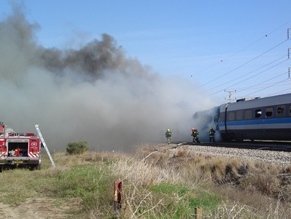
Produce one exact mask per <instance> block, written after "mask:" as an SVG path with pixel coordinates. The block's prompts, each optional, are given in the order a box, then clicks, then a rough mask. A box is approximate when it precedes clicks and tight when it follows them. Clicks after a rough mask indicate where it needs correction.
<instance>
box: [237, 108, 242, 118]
mask: <svg viewBox="0 0 291 219" xmlns="http://www.w3.org/2000/svg"><path fill="white" fill-rule="evenodd" d="M236 119H237V120H242V119H243V111H242V110H239V111H237V112H236Z"/></svg>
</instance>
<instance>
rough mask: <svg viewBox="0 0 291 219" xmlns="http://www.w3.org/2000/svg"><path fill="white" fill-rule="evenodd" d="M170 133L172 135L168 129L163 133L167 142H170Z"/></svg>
mask: <svg viewBox="0 0 291 219" xmlns="http://www.w3.org/2000/svg"><path fill="white" fill-rule="evenodd" d="M172 135H173V133H172V131H171V130H170V129H167V131H166V133H165V136H166V138H167V141H168V144H170V143H171V140H172Z"/></svg>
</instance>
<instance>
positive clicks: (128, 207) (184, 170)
mask: <svg viewBox="0 0 291 219" xmlns="http://www.w3.org/2000/svg"><path fill="white" fill-rule="evenodd" d="M138 148H139V149H138V150H137V151H135V152H134V153H132V154H125V153H109V152H100V153H98V152H86V153H84V154H82V155H67V154H65V153H61V152H59V153H55V154H53V159H54V161H55V163H56V167H55V168H53V167H51V164H50V161H49V159H48V157H47V156H46V155H45V154H44V155H43V164H42V168H41V170H35V171H30V170H26V169H14V170H4V171H3V172H2V173H1V174H0V179H1V187H0V192H1V196H0V218H32V219H33V218H38V219H39V218H92V219H93V218H102V219H103V218H124V219H125V218H126V219H127V218H163V219H173V218H174V219H175V218H176V219H178V218H179V219H180V218H194V212H195V209H200V210H201V211H202V215H203V218H256V219H258V218H273V219H276V218H278V219H279V218H280V219H284V218H286V219H287V218H290V215H291V177H290V176H291V166H289V167H284V168H282V167H278V166H276V165H275V164H266V163H261V162H254V161H248V160H240V159H238V158H231V159H230V158H228V159H224V158H217V157H213V156H209V155H201V154H197V153H194V152H190V151H188V150H187V149H186V148H183V147H181V148H177V149H176V150H174V151H173V150H169V147H168V145H164V144H161V145H142V146H139V147H138ZM116 180H120V181H121V182H122V191H121V208H120V209H119V210H117V211H115V210H114V208H113V200H114V182H115V181H116Z"/></svg>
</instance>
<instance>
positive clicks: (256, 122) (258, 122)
mask: <svg viewBox="0 0 291 219" xmlns="http://www.w3.org/2000/svg"><path fill="white" fill-rule="evenodd" d="M288 123H290V127H291V117H288V118H286V117H285V118H273V119H254V120H235V121H227V122H226V125H227V127H229V126H245V125H273V124H288ZM224 125H225V123H224V122H220V123H219V127H224Z"/></svg>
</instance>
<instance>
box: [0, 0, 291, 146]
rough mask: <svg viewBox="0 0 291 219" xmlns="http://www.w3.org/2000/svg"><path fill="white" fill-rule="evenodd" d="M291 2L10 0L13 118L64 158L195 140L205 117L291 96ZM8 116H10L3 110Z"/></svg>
mask: <svg viewBox="0 0 291 219" xmlns="http://www.w3.org/2000/svg"><path fill="white" fill-rule="evenodd" d="M290 8H291V2H290V1H288V0H285V1H284V0H278V1H270V0H264V1H263V0H257V1H251V0H244V1H241V0H237V1H230V0H224V1H223V0H220V1H218V0H215V1H214V0H212V1H210V0H209V1H196V0H195V1H192V0H182V1H166V0H160V1H153V0H148V1H133V0H124V1H105V0H86V1H80V0H75V1H69V0H59V1H48V0H42V1H38V0H29V1H28V0H22V1H17V0H14V1H8V0H3V1H1V2H0V49H1V50H0V58H1V60H0V74H1V78H2V79H1V82H0V90H1V93H0V98H1V99H2V100H7V101H8V102H7V103H6V104H4V106H3V107H2V110H0V114H1V119H2V120H3V121H4V122H5V123H8V125H9V126H11V127H12V128H14V129H16V130H20V129H21V130H20V131H23V129H24V130H25V129H31V127H32V126H33V124H36V123H37V124H38V123H39V125H40V129H41V130H42V129H43V130H44V132H45V134H43V135H44V137H46V138H47V139H48V140H47V141H48V143H49V144H50V145H51V147H52V148H53V149H55V150H62V149H63V148H64V147H65V145H66V144H67V143H68V142H69V141H73V140H86V141H88V143H89V145H90V147H91V148H93V149H98V150H129V149H130V148H131V147H132V146H133V145H136V144H138V143H145V142H151V141H163V140H164V131H165V129H167V128H171V129H173V132H174V133H175V134H174V136H175V140H179V141H180V140H181V141H183V140H185V141H186V140H189V138H191V137H190V134H189V130H190V127H192V126H193V125H195V124H193V123H192V120H191V117H192V115H193V113H195V112H196V111H200V110H205V109H209V108H212V107H213V106H217V105H219V104H222V103H225V102H228V101H235V100H236V99H240V98H245V97H246V98H253V97H266V96H272V95H279V94H284V93H290V92H291V84H290V83H291V80H290V72H289V71H290V70H289V68H290V67H291V63H290V59H289V53H290V56H291V49H290V48H291V45H290V40H289V38H288V36H289V31H290V37H291V13H290ZM1 111H2V112H1Z"/></svg>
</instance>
